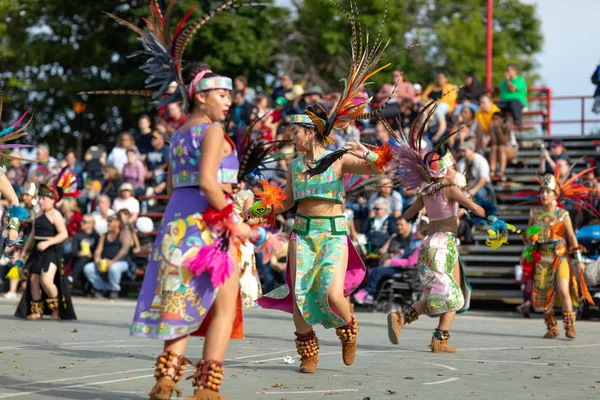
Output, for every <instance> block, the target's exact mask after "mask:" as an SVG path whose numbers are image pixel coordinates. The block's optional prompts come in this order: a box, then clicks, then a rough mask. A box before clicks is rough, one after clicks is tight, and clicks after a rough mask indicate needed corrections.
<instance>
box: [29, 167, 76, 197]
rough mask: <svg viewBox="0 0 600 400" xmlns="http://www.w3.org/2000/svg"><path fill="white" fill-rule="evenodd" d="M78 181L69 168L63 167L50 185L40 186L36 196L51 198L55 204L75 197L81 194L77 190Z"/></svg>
mask: <svg viewBox="0 0 600 400" xmlns="http://www.w3.org/2000/svg"><path fill="white" fill-rule="evenodd" d="M79 181H80V179H79V177H77V175H75V174H73V173H72V172H71V171H70V170H69V167H64V168H63V169H62V170H61V171H60V172H59V174H58V175H57V176H56V178H54V180H53V181H52V184H51V185H41V186H40V189H39V191H38V195H39V196H46V197H50V198H53V199H54V201H56V202H59V201H61V200H62V199H63V198H65V197H70V198H72V197H77V196H79V195H80V194H81V191H80V190H78V189H77V183H78V182H79Z"/></svg>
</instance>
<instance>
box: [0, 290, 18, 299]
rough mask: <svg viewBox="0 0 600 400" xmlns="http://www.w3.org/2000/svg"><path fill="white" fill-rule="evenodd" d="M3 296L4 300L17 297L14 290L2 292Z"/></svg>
mask: <svg viewBox="0 0 600 400" xmlns="http://www.w3.org/2000/svg"><path fill="white" fill-rule="evenodd" d="M2 297H4V298H5V299H6V300H16V299H17V294H16V293H15V292H7V293H4V296H2Z"/></svg>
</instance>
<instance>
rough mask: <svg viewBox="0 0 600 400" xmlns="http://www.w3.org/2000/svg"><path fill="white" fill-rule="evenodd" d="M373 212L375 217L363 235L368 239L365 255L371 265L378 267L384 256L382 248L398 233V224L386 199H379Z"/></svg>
mask: <svg viewBox="0 0 600 400" xmlns="http://www.w3.org/2000/svg"><path fill="white" fill-rule="evenodd" d="M373 211H374V212H375V215H374V216H373V218H370V219H369V220H368V221H367V224H366V225H365V226H364V227H363V232H362V233H364V234H365V236H366V237H367V248H366V249H363V255H365V256H367V258H368V261H369V264H373V263H376V264H375V265H378V263H379V261H380V260H381V258H382V256H383V255H384V253H382V252H381V249H382V247H383V246H384V245H385V244H386V243H387V241H388V239H389V238H390V237H391V236H392V235H393V234H394V233H396V222H395V220H394V216H393V215H392V214H390V212H389V205H388V202H387V201H386V200H385V199H377V200H376V201H375V203H374V204H373Z"/></svg>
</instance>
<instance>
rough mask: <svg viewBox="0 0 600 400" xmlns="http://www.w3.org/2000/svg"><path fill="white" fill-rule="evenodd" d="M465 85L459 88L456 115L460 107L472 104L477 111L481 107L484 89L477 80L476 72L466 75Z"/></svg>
mask: <svg viewBox="0 0 600 400" xmlns="http://www.w3.org/2000/svg"><path fill="white" fill-rule="evenodd" d="M464 83H465V84H464V85H463V86H462V87H461V88H460V89H459V90H458V98H457V99H456V101H457V102H458V106H457V107H456V108H457V110H456V111H455V115H458V113H460V109H462V108H463V107H466V106H470V107H471V108H474V110H475V111H477V108H478V107H479V99H480V98H481V95H482V94H483V89H482V88H481V85H480V84H479V81H478V80H477V77H476V76H475V73H474V72H469V73H468V74H467V75H465V79H464Z"/></svg>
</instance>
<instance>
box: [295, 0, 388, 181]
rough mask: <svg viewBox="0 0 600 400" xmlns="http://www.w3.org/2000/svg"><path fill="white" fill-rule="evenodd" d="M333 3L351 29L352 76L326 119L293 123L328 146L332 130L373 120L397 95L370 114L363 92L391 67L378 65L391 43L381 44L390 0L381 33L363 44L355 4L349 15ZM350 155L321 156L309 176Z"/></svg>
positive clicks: (301, 118) (303, 117) (313, 117)
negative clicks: (310, 129) (308, 128)
mask: <svg viewBox="0 0 600 400" xmlns="http://www.w3.org/2000/svg"><path fill="white" fill-rule="evenodd" d="M332 2H333V3H334V4H335V5H336V6H337V7H338V8H339V9H340V10H341V11H342V12H343V13H344V14H345V15H346V18H347V19H348V21H349V22H350V27H351V29H352V41H351V54H350V61H351V64H350V73H349V74H348V77H347V78H345V79H342V80H343V82H344V91H343V93H342V96H341V97H340V99H339V100H338V102H337V104H336V105H335V107H334V108H333V112H332V113H331V115H330V116H329V118H328V119H327V120H324V119H321V118H319V117H318V116H317V115H315V114H314V113H312V112H310V111H305V112H304V114H300V115H299V116H296V118H295V119H294V118H292V123H299V124H304V125H311V126H314V127H315V130H316V132H317V138H318V139H319V141H320V142H321V143H323V144H324V145H325V146H327V145H329V144H330V143H332V142H333V140H332V139H331V137H330V134H331V132H332V130H333V129H337V130H344V129H346V128H347V127H348V125H349V124H350V123H351V121H353V120H354V121H355V120H368V119H371V118H372V117H373V116H374V115H376V114H377V113H378V112H379V111H380V110H381V109H383V108H384V107H385V106H386V104H387V102H388V101H389V100H390V99H391V98H392V96H393V94H394V91H392V93H391V94H390V96H389V97H388V98H387V99H386V100H385V101H384V102H382V103H381V104H380V105H379V106H378V107H376V108H375V109H373V110H372V111H368V109H367V108H368V107H369V105H371V104H372V100H373V98H372V97H369V98H368V99H364V97H363V95H362V93H361V91H362V89H363V87H364V86H366V85H369V84H371V83H372V82H369V80H370V79H371V78H372V77H373V76H374V75H376V74H377V73H378V72H380V71H382V70H383V69H385V68H387V67H389V66H390V65H391V64H390V63H388V64H386V65H384V66H382V67H379V68H378V67H377V64H378V63H379V61H380V60H381V58H382V57H383V55H384V52H385V50H386V49H387V46H388V45H389V43H390V40H388V41H387V42H385V43H384V42H382V41H381V34H382V32H383V27H384V25H385V20H386V17H387V9H388V2H387V0H386V4H385V12H384V14H383V18H382V20H381V25H380V27H379V31H378V32H377V36H376V38H375V41H374V42H372V44H371V43H369V35H368V33H367V34H366V40H364V41H363V32H362V25H361V22H360V15H359V12H358V6H357V4H356V1H353V0H350V12H348V11H347V10H346V9H344V8H343V7H342V6H340V5H339V4H338V3H336V2H334V1H333V0H332ZM394 90H395V88H394ZM294 120H295V121H294ZM347 152H348V150H344V149H341V150H337V151H334V152H332V153H331V154H329V155H327V156H325V157H322V158H321V159H320V160H319V161H318V162H317V163H316V165H315V166H314V167H312V168H308V173H309V174H310V175H318V174H320V173H323V172H324V171H325V170H327V168H329V167H330V166H331V165H332V164H333V163H334V162H335V161H336V160H338V159H340V158H341V157H342V156H343V155H344V154H345V153H347ZM380 157H381V154H380Z"/></svg>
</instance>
